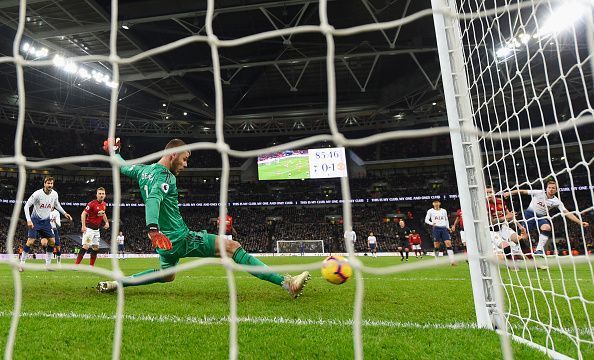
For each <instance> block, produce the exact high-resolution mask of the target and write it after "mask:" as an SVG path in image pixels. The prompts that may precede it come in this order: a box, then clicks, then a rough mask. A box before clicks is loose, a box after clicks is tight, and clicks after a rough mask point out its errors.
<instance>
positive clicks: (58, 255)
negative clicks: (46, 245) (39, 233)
mask: <svg viewBox="0 0 594 360" xmlns="http://www.w3.org/2000/svg"><path fill="white" fill-rule="evenodd" d="M53 233H54V239H55V245H54V248H55V249H56V264H58V265H60V264H62V243H61V242H60V231H59V230H58V229H53Z"/></svg>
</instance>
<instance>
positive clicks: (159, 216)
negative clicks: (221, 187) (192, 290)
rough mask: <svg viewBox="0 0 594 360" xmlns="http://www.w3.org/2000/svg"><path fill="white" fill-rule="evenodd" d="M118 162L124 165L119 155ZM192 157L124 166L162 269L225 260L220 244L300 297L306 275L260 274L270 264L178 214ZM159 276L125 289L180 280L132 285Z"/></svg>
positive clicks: (105, 284) (110, 284) (105, 285)
mask: <svg viewBox="0 0 594 360" xmlns="http://www.w3.org/2000/svg"><path fill="white" fill-rule="evenodd" d="M183 145H185V143H184V142H183V141H182V140H179V139H173V140H171V141H170V142H169V143H168V144H167V146H166V147H165V149H171V148H176V147H179V146H183ZM113 146H114V149H115V150H116V152H119V149H120V139H119V138H117V139H115V141H114V142H113ZM103 150H105V151H106V152H109V144H108V141H107V140H106V141H105V142H104V143H103ZM117 157H119V158H120V159H121V160H122V161H123V158H122V157H121V156H120V155H119V153H118V154H117ZM189 157H190V152H189V151H181V152H178V153H173V154H169V155H164V156H163V157H161V159H160V160H159V161H158V162H157V163H154V164H151V165H131V166H128V165H124V166H121V167H120V172H121V173H122V174H124V175H126V176H127V177H130V178H132V179H135V180H136V181H137V182H138V186H139V188H140V193H141V195H142V200H143V201H144V204H145V218H146V227H147V231H148V237H149V238H150V240H151V241H152V244H153V247H154V248H156V250H157V253H159V258H160V267H161V269H168V268H170V267H173V266H175V265H177V263H178V262H179V259H181V258H186V257H201V258H203V257H218V256H220V253H219V251H220V250H219V249H220V245H219V243H220V242H221V241H222V242H223V248H224V250H225V251H226V253H227V256H229V257H230V258H232V259H233V260H234V261H235V262H236V263H238V264H243V265H251V266H253V267H254V270H253V271H250V273H251V274H252V275H254V276H256V277H257V278H259V279H262V280H266V281H268V282H271V283H273V284H276V285H278V286H281V287H282V288H283V289H285V290H286V291H287V292H288V293H289V295H291V296H292V297H293V298H297V297H298V296H299V295H300V294H301V291H302V290H303V287H304V286H305V284H306V283H307V281H308V280H309V279H310V276H309V273H308V272H307V271H305V272H303V273H301V274H299V275H297V276H291V275H286V276H282V275H280V274H277V273H260V272H258V271H257V267H260V266H261V267H265V266H266V265H265V264H264V263H263V262H261V261H260V260H258V259H257V258H255V257H253V256H252V255H250V254H248V253H247V252H246V251H245V250H244V249H243V248H242V247H241V245H240V244H239V243H238V242H237V241H234V240H227V239H225V238H220V237H218V236H216V235H214V234H208V233H207V232H206V230H201V231H197V232H196V231H191V230H190V229H189V228H188V226H187V225H186V223H185V222H184V220H183V219H182V217H181V214H180V212H179V207H178V192H177V186H176V176H177V175H179V173H180V172H181V171H182V170H183V169H184V168H186V167H187V166H188V158H189ZM159 271H160V269H150V270H146V271H143V272H140V273H138V274H134V275H132V276H131V277H129V278H126V279H124V281H123V285H124V286H125V287H126V286H136V285H147V284H152V283H165V282H170V281H173V280H174V279H175V274H170V275H166V276H161V277H158V278H155V279H150V280H145V281H142V282H137V283H132V282H130V279H133V278H136V277H139V276H142V275H146V274H150V273H154V272H159ZM96 288H97V291H99V292H113V291H115V290H116V289H117V283H116V282H115V281H101V282H99V283H98V284H97V287H96Z"/></svg>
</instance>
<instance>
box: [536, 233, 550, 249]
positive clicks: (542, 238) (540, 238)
mask: <svg viewBox="0 0 594 360" xmlns="http://www.w3.org/2000/svg"><path fill="white" fill-rule="evenodd" d="M547 241H549V237H548V236H547V235H545V234H542V233H541V234H539V235H538V245H536V251H538V250H541V251H543V250H544V247H545V245H546V244H547Z"/></svg>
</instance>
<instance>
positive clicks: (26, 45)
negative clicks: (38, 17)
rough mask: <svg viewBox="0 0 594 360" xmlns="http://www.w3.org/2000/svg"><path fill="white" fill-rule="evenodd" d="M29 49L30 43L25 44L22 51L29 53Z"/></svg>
mask: <svg viewBox="0 0 594 360" xmlns="http://www.w3.org/2000/svg"><path fill="white" fill-rule="evenodd" d="M29 47H31V44H29V43H27V42H26V43H23V47H22V49H23V51H24V52H28V51H29Z"/></svg>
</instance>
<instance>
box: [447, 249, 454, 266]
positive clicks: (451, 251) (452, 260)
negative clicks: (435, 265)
mask: <svg viewBox="0 0 594 360" xmlns="http://www.w3.org/2000/svg"><path fill="white" fill-rule="evenodd" d="M446 252H447V253H448V258H449V259H450V264H453V263H454V250H453V249H452V247H451V246H448V247H446Z"/></svg>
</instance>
